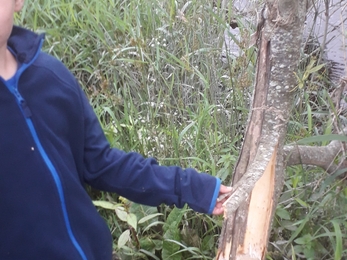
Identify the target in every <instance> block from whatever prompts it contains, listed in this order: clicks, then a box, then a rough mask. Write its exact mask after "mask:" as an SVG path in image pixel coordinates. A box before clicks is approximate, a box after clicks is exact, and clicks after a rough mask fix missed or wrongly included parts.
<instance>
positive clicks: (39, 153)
mask: <svg viewBox="0 0 347 260" xmlns="http://www.w3.org/2000/svg"><path fill="white" fill-rule="evenodd" d="M42 42H43V36H42V35H37V34H35V33H33V32H31V31H28V30H26V29H23V28H20V27H14V28H13V31H12V34H11V37H10V39H9V41H8V48H9V50H10V51H11V52H12V53H13V55H14V56H15V57H16V59H17V61H18V64H19V67H18V71H17V73H16V75H15V76H14V77H13V78H11V79H10V80H7V81H5V80H3V79H1V78H0V125H1V126H0V209H1V211H0V259H2V260H6V259H11V260H12V259H15V260H21V259H25V260H31V259H33V260H38V259H50V260H52V259H53V260H54V259H64V260H69V259H71V260H76V259H88V260H92V259H95V260H109V259H111V253H112V239H111V234H110V231H109V230H108V227H107V225H106V223H105V221H104V220H103V219H102V218H101V217H100V215H99V214H98V212H97V210H96V209H95V207H94V205H93V204H92V201H91V199H90V197H89V196H88V194H87V192H86V191H85V184H89V185H91V186H92V187H94V188H96V189H99V190H103V191H110V192H116V193H118V194H119V195H122V196H124V197H126V198H128V199H130V200H132V201H134V202H137V203H142V204H146V205H151V206H156V205H159V204H160V203H166V204H169V205H172V204H175V205H176V206H177V207H182V206H183V205H184V204H186V203H187V204H188V205H189V206H190V207H191V208H192V209H194V210H196V211H199V212H203V213H211V211H212V210H213V208H214V206H215V201H216V197H217V196H218V191H219V187H220V180H219V179H217V178H215V177H212V176H210V175H208V174H203V173H197V172H196V171H195V170H193V169H185V170H183V169H181V168H179V167H174V166H173V167H165V166H159V165H158V164H157V162H156V161H155V160H154V159H151V158H149V159H145V158H143V157H142V156H141V155H139V154H137V153H125V152H123V151H120V150H118V149H115V148H110V145H109V144H108V142H107V140H106V138H105V136H104V134H103V131H102V129H101V127H100V125H99V123H98V119H97V117H96V116H95V114H94V112H93V109H92V108H91V106H90V105H89V103H88V100H87V98H86V97H85V95H84V93H83V91H82V90H81V88H80V87H79V85H78V83H77V82H76V79H75V78H74V77H73V76H72V74H71V73H70V72H69V71H68V70H67V69H66V67H65V66H64V65H63V64H62V63H61V62H60V61H58V60H57V59H55V58H53V57H51V56H49V55H47V54H45V53H43V52H41V45H42Z"/></svg>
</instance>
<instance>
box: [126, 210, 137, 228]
mask: <svg viewBox="0 0 347 260" xmlns="http://www.w3.org/2000/svg"><path fill="white" fill-rule="evenodd" d="M127 223H128V224H129V225H130V226H132V227H133V228H134V229H135V230H137V217H136V215H135V214H133V213H129V214H127Z"/></svg>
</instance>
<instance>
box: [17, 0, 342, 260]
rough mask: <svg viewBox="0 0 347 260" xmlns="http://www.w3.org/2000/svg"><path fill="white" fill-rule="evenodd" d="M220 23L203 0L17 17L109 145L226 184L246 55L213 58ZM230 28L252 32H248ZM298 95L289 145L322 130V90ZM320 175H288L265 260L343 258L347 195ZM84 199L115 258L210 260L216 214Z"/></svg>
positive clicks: (69, 7)
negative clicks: (83, 98)
mask: <svg viewBox="0 0 347 260" xmlns="http://www.w3.org/2000/svg"><path fill="white" fill-rule="evenodd" d="M229 15H231V13H229ZM221 17H224V14H223V15H222V14H221V13H220V10H219V9H218V8H216V7H214V6H213V3H212V1H207V0H202V1H196V0H193V1H183V0H177V1H173V0H168V1H159V0H146V1H144V0H140V1H134V0H131V1H121V0H85V1H82V0H74V1H67V0H49V1H47V0H34V1H31V2H30V3H26V6H25V7H24V9H23V11H22V12H21V13H20V14H18V15H17V17H16V21H17V23H18V24H20V25H24V26H25V27H27V28H30V29H32V30H34V31H36V32H45V33H46V41H45V45H44V49H45V51H47V52H49V53H50V54H52V55H54V56H56V57H57V58H58V59H61V60H62V61H63V62H64V63H65V64H66V65H67V66H68V68H69V69H70V70H71V71H72V72H73V73H74V74H75V76H76V77H77V78H78V80H79V82H80V84H81V86H82V87H83V88H84V90H85V92H86V93H87V95H88V97H89V99H90V102H91V104H92V105H93V107H94V110H95V112H96V114H97V115H98V117H99V120H100V123H101V125H102V127H103V129H104V131H105V134H106V136H107V138H108V140H109V142H110V144H111V146H113V147H117V148H119V149H123V150H125V151H137V152H139V153H141V154H143V155H144V156H146V157H155V158H156V159H157V160H158V161H159V162H160V163H161V164H164V165H172V164H174V165H180V166H182V167H193V168H196V169H198V170H199V171H203V172H207V173H209V174H211V175H213V176H217V177H219V178H221V179H222V181H223V182H225V183H226V184H228V183H230V180H231V173H232V170H233V166H234V164H235V163H236V160H237V157H238V153H239V148H240V145H241V143H242V135H243V131H244V127H245V124H246V120H247V114H248V108H249V93H250V92H251V90H250V86H252V79H253V77H254V66H255V57H254V50H252V49H246V50H243V54H244V55H243V56H242V57H241V58H238V59H232V58H231V57H229V58H228V57H227V59H224V60H223V59H222V58H221V56H222V53H223V43H224V32H225V30H226V29H228V28H229V24H228V23H227V22H226V21H225V20H224V18H221ZM239 29H240V30H241V32H244V33H245V34H250V28H248V27H247V26H243V25H242V24H239ZM231 37H232V35H231ZM224 53H225V51H224ZM299 92H300V95H298V100H297V101H296V102H298V104H299V103H300V106H297V108H298V109H296V110H295V112H294V114H293V117H292V121H291V123H290V127H289V129H290V131H289V133H288V140H289V141H295V140H298V139H301V138H303V137H307V136H311V135H314V134H317V133H318V134H322V132H319V131H322V129H323V133H329V131H331V127H330V126H331V122H329V120H328V119H327V118H328V117H327V116H325V117H324V116H321V117H318V116H316V117H314V114H315V113H317V114H323V115H324V114H326V113H327V106H328V107H329V106H330V104H326V103H324V102H325V101H326V95H327V90H326V89H324V88H320V89H319V91H316V96H317V100H319V102H320V103H319V102H318V103H317V102H315V103H312V101H310V99H309V98H308V94H307V92H305V90H303V89H300V90H299ZM323 103H324V105H323ZM312 106H315V108H314V109H308V108H312ZM299 108H300V109H299ZM329 124H330V125H329ZM318 126H319V131H318V130H317V129H318ZM328 179H329V178H328V176H326V174H325V173H324V172H323V171H322V170H320V169H316V168H304V167H291V168H288V171H287V178H286V183H285V187H284V192H283V195H282V196H281V198H280V201H279V205H278V208H277V211H276V215H275V218H274V225H273V229H272V235H271V239H270V241H271V243H270V245H269V250H270V253H269V255H268V258H269V259H342V257H343V256H345V257H347V253H346V250H345V249H344V248H347V244H346V243H347V240H346V236H345V235H344V234H345V233H346V232H345V231H346V229H347V220H346V217H345V215H346V214H344V211H345V208H346V207H345V206H344V205H345V204H346V198H347V190H346V189H345V188H344V185H343V182H342V181H336V180H330V179H329V181H328ZM318 184H319V185H320V186H319V187H318V186H317V185H318ZM321 184H323V185H321ZM322 187H323V188H322ZM90 194H91V196H92V199H93V200H94V203H95V205H96V206H97V207H98V209H99V211H100V214H101V215H102V216H103V217H104V218H105V220H106V221H107V223H108V225H109V227H110V230H111V232H112V235H113V237H114V250H115V252H116V253H117V255H118V257H120V258H121V259H165V260H166V259H213V257H214V256H215V253H216V247H217V241H218V236H219V232H220V228H221V223H222V219H221V218H212V217H210V216H207V215H203V214H197V213H194V212H192V211H191V210H190V209H189V208H184V209H177V208H173V207H170V206H165V205H161V206H159V207H157V208H153V207H147V206H143V205H138V204H135V203H132V202H130V201H128V200H126V199H125V198H122V197H119V196H118V195H116V194H109V193H103V192H98V191H95V190H91V191H90ZM86 228H87V227H86ZM343 250H344V251H343ZM339 256H340V258H339Z"/></svg>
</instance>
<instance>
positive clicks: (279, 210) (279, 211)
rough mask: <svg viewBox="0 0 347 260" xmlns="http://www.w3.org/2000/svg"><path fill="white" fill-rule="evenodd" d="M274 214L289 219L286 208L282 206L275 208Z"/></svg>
mask: <svg viewBox="0 0 347 260" xmlns="http://www.w3.org/2000/svg"><path fill="white" fill-rule="evenodd" d="M276 215H277V216H279V217H280V218H282V219H286V220H290V214H289V212H288V211H287V210H285V209H284V208H280V207H279V208H277V209H276Z"/></svg>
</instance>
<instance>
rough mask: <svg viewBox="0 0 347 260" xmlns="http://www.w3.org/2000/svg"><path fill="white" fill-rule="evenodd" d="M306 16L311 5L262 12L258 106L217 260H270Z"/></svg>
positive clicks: (280, 0) (287, 3) (297, 0)
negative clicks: (268, 251) (270, 240)
mask: <svg viewBox="0 0 347 260" xmlns="http://www.w3.org/2000/svg"><path fill="white" fill-rule="evenodd" d="M306 11H307V2H306V1H302V0H268V1H266V4H265V5H264V8H263V10H261V12H260V19H259V21H258V25H257V35H258V37H257V38H258V41H257V42H258V48H259V49H258V61H257V74H256V79H255V87H254V93H253V102H252V107H251V112H250V116H249V120H248V125H247V130H246V133H245V138H244V140H245V141H244V143H243V146H242V150H241V154H240V156H239V160H238V162H237V164H236V167H235V170H234V175H233V181H232V185H233V193H232V195H231V196H230V198H229V199H228V200H227V201H226V202H225V203H224V207H225V220H224V223H223V229H222V234H221V237H220V245H219V250H218V255H217V258H216V259H218V260H226V259H230V260H231V259H232V260H241V259H265V253H266V248H267V242H268V238H269V231H270V226H271V220H272V216H273V213H274V210H275V208H276V203H277V200H278V197H279V195H280V192H281V190H282V187H283V182H284V157H283V146H284V139H285V136H286V133H287V123H288V120H289V116H290V111H291V108H292V100H293V94H294V90H295V88H296V77H295V74H294V72H295V71H296V69H297V65H298V62H299V58H300V44H301V41H302V32H303V25H304V21H305V14H306Z"/></svg>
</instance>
